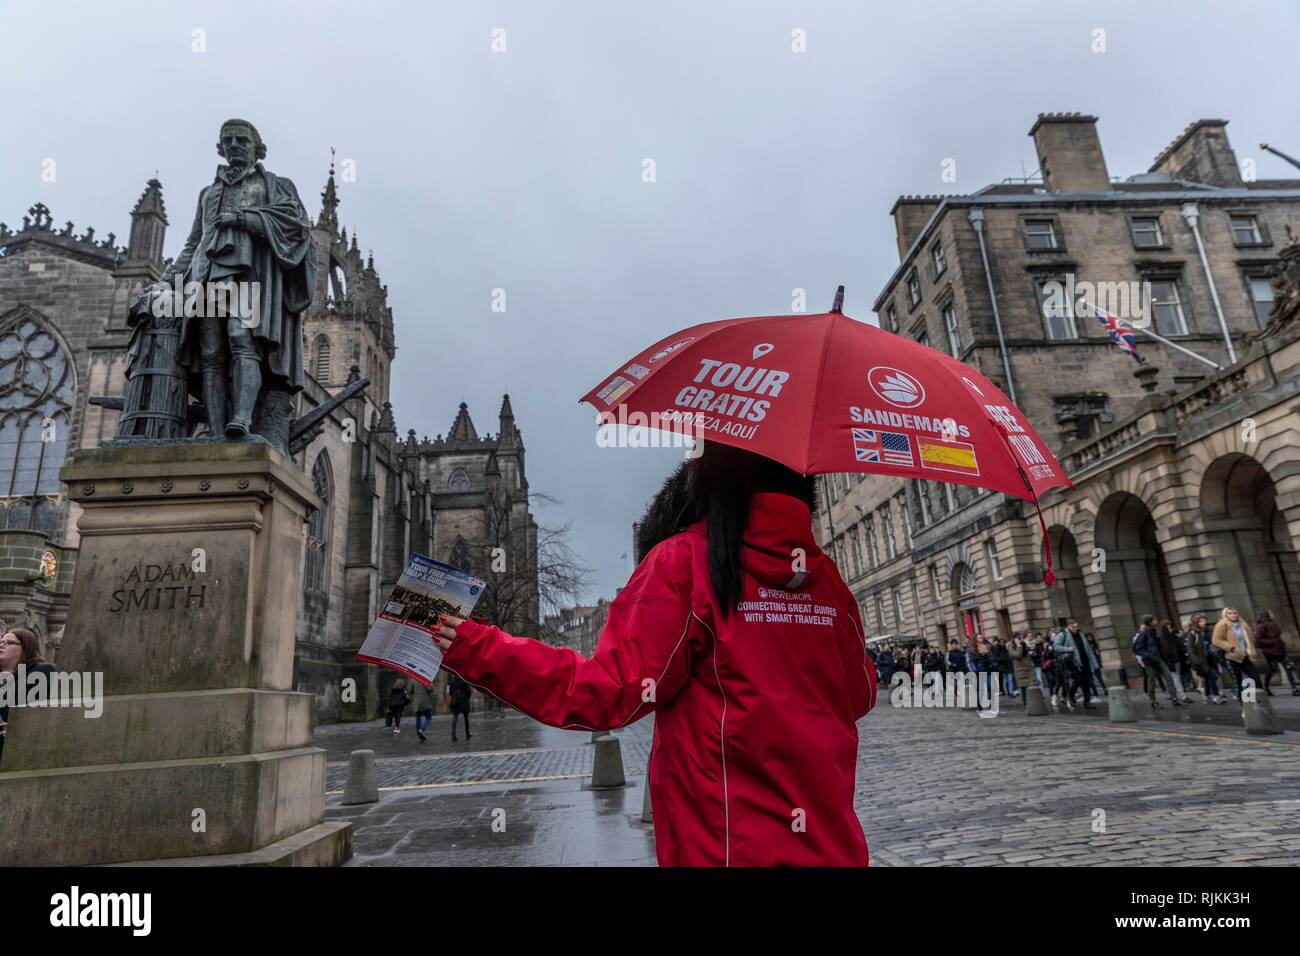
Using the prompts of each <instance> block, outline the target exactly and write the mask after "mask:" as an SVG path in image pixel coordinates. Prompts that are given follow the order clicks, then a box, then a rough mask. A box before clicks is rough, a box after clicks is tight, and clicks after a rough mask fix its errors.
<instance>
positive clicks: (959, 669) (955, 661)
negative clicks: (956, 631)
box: [948, 639, 968, 674]
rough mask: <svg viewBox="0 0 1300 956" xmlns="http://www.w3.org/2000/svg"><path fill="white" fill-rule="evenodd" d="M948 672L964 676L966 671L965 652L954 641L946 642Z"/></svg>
mask: <svg viewBox="0 0 1300 956" xmlns="http://www.w3.org/2000/svg"><path fill="white" fill-rule="evenodd" d="M948 670H949V671H951V672H952V673H954V674H965V673H967V671H968V668H967V666H966V652H965V651H963V650H962V649H961V645H960V644H958V643H957V641H956V640H955V639H954V640H951V641H949V642H948Z"/></svg>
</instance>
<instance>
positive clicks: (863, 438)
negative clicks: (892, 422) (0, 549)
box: [853, 428, 915, 468]
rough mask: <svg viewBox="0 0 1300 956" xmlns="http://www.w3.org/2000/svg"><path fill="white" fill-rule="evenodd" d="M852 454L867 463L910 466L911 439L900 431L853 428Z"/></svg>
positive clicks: (911, 463) (913, 463)
mask: <svg viewBox="0 0 1300 956" xmlns="http://www.w3.org/2000/svg"><path fill="white" fill-rule="evenodd" d="M853 454H854V457H855V458H856V459H857V460H858V461H861V462H867V463H869V464H883V465H901V466H902V467H904V468H912V467H914V465H915V462H914V460H913V458H912V441H911V439H910V438H908V437H907V436H906V435H904V434H902V433H901V432H882V431H877V430H875V429H874V428H855V429H853Z"/></svg>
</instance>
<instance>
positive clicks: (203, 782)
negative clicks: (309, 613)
mask: <svg viewBox="0 0 1300 956" xmlns="http://www.w3.org/2000/svg"><path fill="white" fill-rule="evenodd" d="M60 477H61V478H62V479H63V480H64V481H65V482H67V483H68V486H69V488H70V491H71V497H72V499H73V500H74V501H75V502H76V503H77V504H78V505H79V506H80V508H81V513H80V515H79V517H78V528H79V530H80V533H81V552H80V556H79V561H78V567H77V576H76V580H75V582H74V585H73V591H72V599H71V607H70V609H69V617H68V624H67V628H66V630H65V632H64V639H63V647H62V654H61V655H60V659H59V661H58V667H59V670H60V671H62V672H77V673H79V674H82V675H93V676H94V677H95V678H96V680H102V687H103V693H104V696H103V699H102V701H101V702H100V703H99V706H101V707H102V713H101V714H100V716H98V717H93V718H91V717H87V716H85V714H86V713H87V708H86V707H85V706H59V707H40V708H30V707H24V708H17V707H15V708H13V709H12V710H11V712H10V716H9V728H8V736H7V742H6V745H5V753H4V763H3V765H0V866H13V865H29V866H30V865H47V864H53V865H82V864H110V863H127V862H135V861H147V862H155V863H157V862H164V861H173V862H175V863H176V864H178V865H196V864H200V863H208V864H212V865H253V864H258V863H262V864H267V865H315V864H337V863H339V862H342V861H343V860H345V859H346V858H347V857H348V856H349V855H350V853H351V830H350V827H349V825H348V824H343V823H328V824H327V823H325V822H324V817H325V752H324V751H323V750H321V749H320V748H317V747H313V746H312V726H313V722H314V717H313V701H312V697H311V695H309V694H301V693H297V692H295V691H293V690H292V689H291V688H292V678H293V644H294V623H295V617H296V613H297V608H298V600H299V594H300V589H301V572H302V550H303V522H304V521H305V519H306V517H307V515H308V514H309V513H310V511H311V509H312V508H313V507H315V506H316V505H317V504H318V502H317V501H316V498H315V496H314V495H313V493H312V490H311V487H310V485H309V484H308V482H307V481H306V479H305V478H304V477H303V475H302V474H301V473H300V472H299V471H298V470H297V469H296V468H295V467H294V465H293V463H292V462H289V461H288V460H286V459H285V458H283V457H281V456H280V455H279V454H278V453H277V452H275V451H274V450H273V449H271V448H270V447H269V446H267V445H265V444H264V443H260V442H228V443H227V442H203V443H197V444H170V445H165V446H149V445H129V446H117V447H101V448H96V449H83V450H79V451H77V452H74V454H73V455H72V458H71V460H70V461H69V463H68V464H67V465H66V466H65V467H64V469H63V471H62V472H61V474H60ZM84 686H87V685H85V684H83V687H84ZM88 686H94V684H93V682H92V683H91V684H90V685H88ZM84 693H85V691H84V690H83V695H84ZM72 703H73V704H74V705H79V704H81V703H82V702H81V701H73V702H72Z"/></svg>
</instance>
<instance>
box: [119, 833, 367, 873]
mask: <svg viewBox="0 0 1300 956" xmlns="http://www.w3.org/2000/svg"><path fill="white" fill-rule="evenodd" d="M351 857H352V824H350V823H318V824H316V826H314V827H311V828H309V829H306V830H301V831H299V832H298V833H295V834H294V835H293V836H288V837H285V838H284V839H283V840H277V841H276V842H274V843H272V844H270V845H269V846H264V847H262V848H261V849H260V850H252V851H250V852H248V853H227V854H218V855H215V856H182V857H177V858H175V859H170V860H137V861H135V862H134V863H115V864H112V865H113V866H339V865H340V864H342V863H344V862H346V861H347V860H349V859H350V858H351Z"/></svg>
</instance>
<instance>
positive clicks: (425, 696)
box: [415, 681, 433, 744]
mask: <svg viewBox="0 0 1300 956" xmlns="http://www.w3.org/2000/svg"><path fill="white" fill-rule="evenodd" d="M431 723H433V694H432V693H431V692H430V691H429V688H427V687H425V686H424V684H422V683H420V682H419V681H416V682H415V736H417V737H419V738H420V743H422V744H423V743H427V742H428V740H429V738H428V737H426V736H425V735H424V731H425V728H427V727H428V726H429V725H430V724H431Z"/></svg>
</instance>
